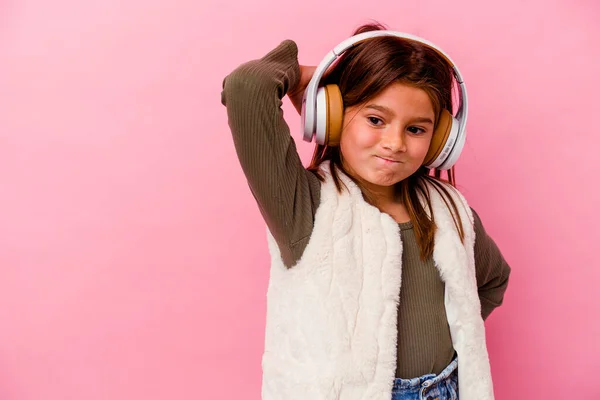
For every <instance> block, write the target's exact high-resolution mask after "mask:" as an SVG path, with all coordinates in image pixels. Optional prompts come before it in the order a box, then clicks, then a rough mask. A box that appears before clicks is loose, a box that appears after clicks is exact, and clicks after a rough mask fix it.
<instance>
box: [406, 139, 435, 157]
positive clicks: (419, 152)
mask: <svg viewBox="0 0 600 400" xmlns="http://www.w3.org/2000/svg"><path fill="white" fill-rule="evenodd" d="M430 143H431V138H430V139H429V140H424V139H415V140H414V141H413V143H412V146H409V148H410V153H411V155H412V157H413V158H416V159H425V156H426V155H427V152H428V151H429V144H430Z"/></svg>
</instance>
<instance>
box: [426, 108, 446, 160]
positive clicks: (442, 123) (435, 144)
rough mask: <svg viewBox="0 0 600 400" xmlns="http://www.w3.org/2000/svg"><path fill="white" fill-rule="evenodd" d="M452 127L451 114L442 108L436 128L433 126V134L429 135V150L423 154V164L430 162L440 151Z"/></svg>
mask: <svg viewBox="0 0 600 400" xmlns="http://www.w3.org/2000/svg"><path fill="white" fill-rule="evenodd" d="M451 128H452V115H451V114H450V112H449V111H448V110H445V109H443V110H442V112H441V114H440V120H439V121H438V125H437V128H435V132H433V136H432V137H431V143H430V144H429V151H428V152H427V155H426V156H425V161H423V165H429V164H431V163H432V162H433V161H434V160H435V159H436V158H438V156H439V155H440V153H441V152H442V150H443V149H444V145H445V144H446V141H447V140H448V136H449V135H450V130H451Z"/></svg>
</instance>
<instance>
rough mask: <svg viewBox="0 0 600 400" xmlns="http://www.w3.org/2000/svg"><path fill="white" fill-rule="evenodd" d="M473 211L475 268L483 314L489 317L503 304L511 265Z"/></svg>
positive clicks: (484, 317) (485, 317) (484, 316)
mask: <svg viewBox="0 0 600 400" xmlns="http://www.w3.org/2000/svg"><path fill="white" fill-rule="evenodd" d="M471 210H472V211H473V217H474V220H475V224H474V228H475V269H476V274H477V287H478V288H479V299H480V301H481V316H482V317H483V319H484V320H485V319H487V317H489V315H490V314H491V313H492V311H494V309H495V308H496V307H499V306H500V305H502V302H503V300H504V293H505V292H506V288H507V287H508V281H509V276H510V272H511V269H510V266H509V265H508V263H507V262H506V260H505V259H504V257H503V256H502V254H501V252H500V249H499V248H498V246H497V245H496V243H495V242H494V241H493V239H492V238H491V237H490V236H489V235H488V234H487V232H486V231H485V228H484V227H483V223H482V222H481V218H480V217H479V215H478V214H477V213H476V212H475V210H473V209H471Z"/></svg>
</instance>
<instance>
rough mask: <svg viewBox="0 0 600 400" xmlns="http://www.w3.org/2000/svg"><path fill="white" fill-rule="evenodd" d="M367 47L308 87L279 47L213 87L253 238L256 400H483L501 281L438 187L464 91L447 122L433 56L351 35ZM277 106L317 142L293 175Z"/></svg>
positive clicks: (443, 87) (422, 48)
mask: <svg viewBox="0 0 600 400" xmlns="http://www.w3.org/2000/svg"><path fill="white" fill-rule="evenodd" d="M367 32H370V33H367ZM373 33H377V34H378V35H379V34H381V36H376V37H368V38H366V39H365V40H362V41H359V42H357V43H354V44H353V45H352V46H350V48H348V49H346V50H345V51H344V52H343V54H342V55H341V57H339V59H338V60H337V61H336V63H335V64H333V65H332V66H331V67H330V68H329V70H327V72H326V74H325V75H324V76H323V78H322V79H321V78H319V77H316V76H315V77H314V78H315V79H312V78H313V74H314V73H315V69H316V68H315V67H308V66H302V65H299V63H298V59H297V56H298V49H297V46H296V44H295V43H294V42H293V41H291V40H286V41H284V42H282V43H281V44H280V45H279V46H277V48H275V49H274V50H272V51H271V52H269V53H268V54H267V55H265V56H264V57H263V58H261V59H258V60H253V61H249V62H247V63H245V64H242V65H241V66H239V67H238V68H236V69H235V71H233V72H232V73H231V74H230V75H228V76H227V77H226V78H225V80H224V82H223V92H222V99H221V101H222V103H223V104H224V105H225V106H226V107H227V115H228V120H229V126H230V129H231V132H232V135H233V139H234V144H235V148H236V151H237V155H238V158H239V161H240V163H241V166H242V168H243V170H244V173H245V175H246V177H247V180H248V183H249V186H250V189H251V191H252V193H253V195H254V197H255V199H256V201H257V203H258V206H259V208H260V212H261V214H262V216H263V217H264V219H265V221H266V224H267V226H268V245H269V250H270V254H271V276H270V281H269V289H268V293H267V326H266V338H265V352H264V355H263V362H262V367H263V386H262V397H263V399H264V400H275V399H277V400H284V399H285V400H290V399H303V400H313V399H314V400H316V399H323V400H329V399H341V400H346V399H348V400H349V399H378V400H379V399H381V400H383V399H385V400H389V399H393V400H400V399H403V400H409V399H410V400H413V399H414V400H416V399H457V398H458V393H459V392H460V398H461V399H463V400H482V399H493V387H492V380H491V373H490V366H489V360H488V354H487V349H486V344H485V331H484V325H483V320H485V319H486V318H487V317H488V316H489V315H490V313H491V312H492V311H493V310H494V308H496V307H498V306H499V305H501V304H502V300H503V297H504V292H505V290H506V287H507V285H508V278H509V274H510V268H509V266H508V265H507V263H506V262H505V260H504V259H503V257H502V255H501V253H500V251H499V250H498V248H497V246H496V245H495V244H494V242H493V240H492V239H491V238H490V237H489V236H488V235H487V234H486V231H485V230H484V228H483V225H482V223H481V219H480V218H479V216H478V215H477V213H475V211H474V210H473V209H472V208H470V207H469V206H468V205H467V203H466V201H465V199H464V198H463V197H462V195H461V194H460V193H459V192H458V190H456V189H455V187H454V173H453V168H450V169H449V171H448V173H447V175H448V180H443V179H442V178H441V172H440V170H441V169H448V168H449V167H451V166H452V165H453V164H454V161H455V159H456V158H457V154H458V153H460V148H462V143H464V142H462V143H461V140H464V126H463V127H462V128H463V130H462V131H461V130H460V126H458V125H459V124H460V123H462V124H463V125H464V121H465V118H466V107H467V106H466V92H465V93H464V97H463V98H462V101H461V103H462V102H464V103H465V104H461V106H460V110H462V111H461V112H462V113H463V115H462V117H460V116H459V115H457V119H453V118H452V115H451V114H452V111H453V105H452V85H453V82H452V80H453V76H454V75H453V69H452V65H451V61H450V60H449V59H448V58H447V57H445V55H444V54H443V53H442V52H441V50H439V49H436V48H434V47H433V45H431V44H427V43H425V42H424V41H422V40H418V38H414V37H413V38H412V39H411V38H408V37H402V34H399V33H394V32H390V31H385V30H384V28H383V26H381V25H379V24H369V25H364V26H362V27H360V28H359V29H358V30H357V31H355V33H354V35H359V34H362V35H367V36H369V35H372V34H373ZM311 79H312V86H314V85H317V84H318V86H320V87H322V88H323V87H325V88H326V89H319V96H320V97H319V101H320V103H319V104H320V105H321V106H323V105H324V104H325V108H322V109H320V111H319V112H317V114H319V115H316V116H315V115H314V113H313V112H312V109H308V110H306V109H304V110H303V107H313V105H312V103H311V102H312V96H311V95H310V94H309V93H311V85H309V84H310V83H311ZM307 86H308V90H307ZM286 94H287V95H288V97H289V98H290V100H291V101H292V103H293V105H294V107H295V108H296V110H298V112H301V113H302V116H303V121H304V123H305V124H306V125H305V135H306V136H305V138H308V139H311V138H312V136H313V133H314V132H315V131H317V136H318V137H317V141H318V142H319V144H318V145H317V146H316V147H315V152H314V155H313V159H312V162H311V163H310V166H309V167H308V168H304V166H303V165H302V163H301V160H300V158H299V156H298V154H297V152H296V147H295V142H294V141H293V139H292V138H291V136H290V131H289V127H288V125H287V124H286V122H285V121H284V119H283V113H282V110H281V104H282V99H283V97H284V96H285V95H286ZM305 96H306V97H305ZM323 102H324V104H323ZM307 103H311V104H307ZM311 113H312V114H313V115H312V116H311ZM313 117H314V118H316V119H317V122H316V123H314V122H313V121H312V119H313ZM458 118H462V119H458ZM457 131H458V132H459V136H457V137H454V136H453V135H455V134H456V132H457ZM449 132H452V134H449ZM449 137H451V139H449ZM448 143H449V144H448ZM453 143H455V144H456V146H458V147H457V148H458V150H456V149H453V150H452V151H451V152H450V153H452V154H451V156H452V157H454V159H446V160H445V161H444V159H443V156H444V154H445V155H447V152H446V151H445V150H443V149H452V144H453ZM445 144H448V145H447V146H445ZM441 153H444V154H441ZM452 157H451V158H452ZM440 159H442V161H443V164H444V163H445V165H443V164H442V165H439V162H438V161H439V160H440ZM433 165H436V167H437V168H436V167H434V166H433ZM459 371H460V379H459Z"/></svg>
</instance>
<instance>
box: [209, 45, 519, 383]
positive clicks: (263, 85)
mask: <svg viewBox="0 0 600 400" xmlns="http://www.w3.org/2000/svg"><path fill="white" fill-rule="evenodd" d="M299 79H300V67H299V63H298V48H297V46H296V44H295V43H294V42H293V41H291V40H285V41H283V42H282V43H281V44H279V46H277V47H276V48H275V49H273V50H271V51H270V52H269V53H268V54H267V55H265V56H264V57H262V58H260V59H257V60H252V61H249V62H246V63H244V64H242V65H240V66H239V67H238V68H236V69H235V70H234V71H233V72H232V73H231V74H229V75H228V76H227V77H226V78H225V79H224V81H223V91H222V93H221V102H222V104H223V105H225V106H226V107H227V115H228V121H229V127H230V129H231V133H232V135H233V141H234V144H235V149H236V152H237V155H238V158H239V162H240V164H241V167H242V169H243V171H244V173H245V175H246V178H247V180H248V184H249V186H250V189H251V191H252V193H253V195H254V197H255V199H256V202H257V203H258V206H259V208H260V212H261V214H262V216H263V218H264V219H265V222H266V224H267V226H268V227H269V229H270V231H271V233H272V234H273V236H274V237H275V239H276V241H277V243H278V245H279V248H280V249H281V254H282V257H283V260H284V262H285V264H286V265H287V266H288V267H292V266H293V265H294V264H295V263H296V261H298V260H299V259H300V257H301V255H302V253H303V251H304V249H305V247H306V245H307V244H308V240H309V238H310V235H311V232H312V229H313V223H314V216H315V213H316V211H317V207H318V206H319V200H320V190H321V184H320V182H319V180H318V179H317V177H316V176H315V175H314V174H313V173H312V172H310V171H307V170H306V169H305V167H304V166H303V165H302V162H301V160H300V157H299V155H298V153H297V151H296V145H295V142H294V140H293V138H292V137H291V136H290V129H289V127H288V125H287V123H286V122H285V120H284V117H283V111H282V109H281V105H282V99H283V97H284V96H285V94H286V93H287V91H288V89H290V88H293V87H294V86H295V85H296V84H297V83H298V81H299ZM473 214H474V218H475V226H474V228H475V235H476V239H475V266H476V270H477V271H476V275H477V283H478V287H479V298H480V300H481V308H482V316H483V318H484V319H485V318H487V317H488V316H489V315H490V313H491V312H492V310H494V308H496V307H498V306H499V305H501V304H502V300H503V297H504V292H505V290H506V287H507V285H508V278H509V274H510V267H509V266H508V264H507V263H506V261H505V260H504V258H503V256H502V254H501V253H500V251H499V249H498V247H497V246H496V244H495V243H494V241H493V240H492V239H491V238H490V236H488V234H487V233H486V231H485V229H484V227H483V225H482V222H481V219H480V218H479V216H478V215H477V213H475V212H474V211H473ZM399 228H400V234H401V238H402V245H403V253H402V288H401V292H400V305H399V310H398V345H397V350H398V353H397V359H398V367H397V372H396V376H397V377H400V378H414V377H418V376H422V375H424V374H428V373H433V374H438V373H440V372H441V371H442V370H443V369H444V368H445V367H446V366H447V365H448V364H449V363H450V362H451V361H452V359H453V357H454V355H455V352H454V349H453V347H452V340H451V337H450V330H449V327H448V322H447V318H446V310H445V308H444V282H442V280H441V278H440V275H439V273H438V271H437V269H436V267H435V265H434V263H433V260H432V259H428V260H426V261H422V260H421V258H420V252H419V247H418V244H417V241H416V238H415V234H414V231H413V226H412V222H408V223H401V224H399Z"/></svg>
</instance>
